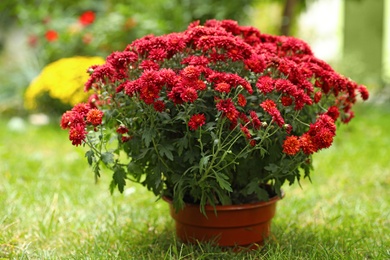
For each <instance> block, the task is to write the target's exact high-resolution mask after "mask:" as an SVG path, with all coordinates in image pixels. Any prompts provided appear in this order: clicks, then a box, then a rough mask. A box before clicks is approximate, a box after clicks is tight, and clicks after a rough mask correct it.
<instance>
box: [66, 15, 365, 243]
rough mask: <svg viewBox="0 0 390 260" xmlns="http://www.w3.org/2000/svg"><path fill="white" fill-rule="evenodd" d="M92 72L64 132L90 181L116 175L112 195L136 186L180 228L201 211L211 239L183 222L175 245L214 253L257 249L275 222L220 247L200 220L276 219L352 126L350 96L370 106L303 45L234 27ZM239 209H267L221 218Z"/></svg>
mask: <svg viewBox="0 0 390 260" xmlns="http://www.w3.org/2000/svg"><path fill="white" fill-rule="evenodd" d="M89 73H90V78H89V80H88V81H87V82H86V84H85V89H86V90H87V91H89V90H90V89H93V90H94V91H95V94H94V95H93V96H91V98H90V102H89V103H85V104H78V105H76V106H75V107H74V108H73V109H72V110H70V111H68V112H66V113H65V114H64V115H63V117H62V121H61V126H62V128H64V129H69V139H70V140H71V141H72V143H73V144H74V145H76V146H78V145H86V146H87V147H89V148H90V149H89V150H88V151H87V153H86V157H87V159H88V162H89V164H90V165H92V167H93V170H94V172H95V175H96V177H99V176H100V169H101V166H102V165H104V167H106V168H108V169H109V170H110V171H111V172H112V173H113V179H112V182H111V185H110V188H111V191H113V190H114V189H115V188H118V189H119V191H120V192H122V191H123V190H124V187H125V185H126V182H127V181H132V182H137V183H141V184H142V185H144V186H146V187H147V188H148V189H149V190H151V191H152V192H153V193H154V194H155V195H156V196H158V197H164V198H165V199H166V200H168V201H169V202H170V203H171V210H172V211H171V214H172V216H173V217H174V218H175V219H176V220H178V218H179V217H180V216H183V217H184V219H188V218H190V217H191V216H192V215H193V214H196V212H198V213H199V212H201V213H202V214H203V215H204V217H203V218H202V217H199V216H197V217H196V218H197V219H196V220H195V221H197V222H201V223H198V224H199V225H200V226H201V229H203V231H206V232H207V231H208V230H213V231H211V234H210V233H209V234H206V235H204V236H203V237H202V235H200V234H198V233H197V232H198V231H194V230H192V228H189V227H188V226H187V225H186V224H187V223H185V222H186V220H185V221H184V222H183V221H182V220H178V222H177V228H178V235H179V237H180V238H181V239H182V240H184V241H190V239H187V238H189V237H195V239H202V238H206V239H211V238H212V237H214V236H217V237H218V238H219V239H220V240H219V241H222V242H220V244H221V245H232V243H233V242H234V244H245V245H246V244H250V243H251V242H261V240H262V238H263V237H264V236H265V237H266V236H267V235H268V233H269V224H270V220H269V219H265V220H262V221H261V223H260V224H259V223H257V224H253V223H252V224H251V223H249V225H250V226H251V227H250V228H247V227H244V228H243V227H240V228H239V229H241V230H242V229H246V230H250V229H252V230H254V233H258V234H257V236H256V238H255V239H257V240H255V241H247V240H245V239H244V240H245V241H233V242H232V241H228V242H225V240H224V239H225V237H230V238H231V237H232V239H236V240H237V239H238V238H237V237H235V236H236V235H235V234H232V233H229V234H228V235H224V234H223V233H218V232H220V231H215V230H214V229H213V228H212V227H211V226H210V225H209V224H208V222H207V221H209V220H211V219H213V218H216V220H217V224H221V223H222V222H227V224H229V223H231V222H232V221H233V220H234V219H239V221H240V222H241V223H243V222H246V221H247V220H252V219H256V218H257V217H259V218H261V217H262V216H263V217H264V216H265V215H267V216H268V215H269V217H270V218H272V216H273V214H274V211H275V208H274V206H269V205H271V204H274V203H275V202H276V201H277V199H278V198H280V197H282V196H283V193H282V190H281V187H282V185H283V184H284V183H285V182H288V183H289V184H292V183H294V182H299V180H300V179H301V178H302V177H309V175H310V171H311V168H312V155H313V154H314V153H316V152H317V151H319V150H321V149H324V148H328V147H330V146H331V144H332V141H333V138H334V136H335V134H336V124H337V122H344V123H346V122H349V121H350V120H351V119H352V117H353V112H352V110H351V109H352V106H353V105H354V104H355V102H356V100H357V94H359V93H360V94H361V96H362V98H363V99H364V100H366V99H367V98H368V91H367V89H366V88H365V87H364V86H362V85H357V84H356V83H355V82H353V81H351V80H350V79H348V78H346V77H343V76H341V75H339V74H337V73H336V72H335V71H334V70H333V69H332V68H331V67H330V66H329V65H328V64H327V63H325V62H324V61H322V60H320V59H318V58H316V57H315V56H314V55H313V53H312V51H311V50H310V47H309V46H308V45H307V44H306V43H304V42H303V41H301V40H299V39H296V38H293V37H285V36H273V35H267V34H262V33H260V32H259V31H258V30H257V29H255V28H253V27H246V26H240V25H238V24H237V22H235V21H232V20H224V21H217V20H209V21H206V22H205V23H204V25H203V26H202V25H200V24H199V22H194V23H192V24H190V25H189V27H188V29H187V30H185V31H183V32H178V33H171V34H167V35H163V36H152V35H149V36H145V37H143V38H141V39H138V40H135V41H134V42H132V43H131V44H129V45H128V46H127V47H126V48H125V50H124V51H122V52H114V53H112V54H111V55H109V56H108V57H107V59H106V63H105V64H104V65H100V66H92V67H91V68H90V69H89ZM259 202H262V203H259ZM244 204H249V207H250V208H255V207H257V206H256V205H258V204H265V205H267V207H271V209H270V210H271V212H269V213H253V212H251V213H249V216H245V217H242V216H237V215H234V216H228V217H227V219H225V220H222V218H223V215H225V213H223V212H230V211H232V209H233V208H242V206H243V205H244ZM194 205H195V206H194ZM186 209H192V211H191V212H190V213H185V211H184V210H186ZM194 209H195V210H194ZM210 210H211V213H210V212H209V211H210ZM183 212H184V213H183ZM244 219H245V220H244ZM198 224H196V225H198ZM190 226H191V225H190ZM260 226H266V227H264V228H265V231H259V230H260V228H263V227H260ZM191 227H193V226H191ZM220 228H221V227H217V230H220ZM258 228H259V229H258ZM244 236H247V237H248V236H251V235H248V234H244ZM238 240H239V239H238Z"/></svg>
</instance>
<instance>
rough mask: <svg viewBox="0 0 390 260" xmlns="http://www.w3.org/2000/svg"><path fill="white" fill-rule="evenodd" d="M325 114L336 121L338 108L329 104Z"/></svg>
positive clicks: (338, 113)
mask: <svg viewBox="0 0 390 260" xmlns="http://www.w3.org/2000/svg"><path fill="white" fill-rule="evenodd" d="M325 114H326V115H328V116H330V117H331V118H332V119H333V121H336V120H337V119H338V118H339V116H340V112H339V109H338V107H336V106H331V107H330V108H329V109H328V111H327V112H326V113H325Z"/></svg>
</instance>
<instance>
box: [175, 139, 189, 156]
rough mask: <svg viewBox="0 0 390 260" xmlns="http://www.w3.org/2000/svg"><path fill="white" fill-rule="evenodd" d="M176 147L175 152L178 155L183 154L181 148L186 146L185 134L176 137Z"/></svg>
mask: <svg viewBox="0 0 390 260" xmlns="http://www.w3.org/2000/svg"><path fill="white" fill-rule="evenodd" d="M176 147H177V149H178V151H177V153H178V154H179V156H181V155H182V154H183V150H185V149H187V148H188V139H187V136H184V137H182V138H180V139H178V140H177V142H176Z"/></svg>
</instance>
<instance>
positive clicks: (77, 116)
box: [60, 110, 85, 129]
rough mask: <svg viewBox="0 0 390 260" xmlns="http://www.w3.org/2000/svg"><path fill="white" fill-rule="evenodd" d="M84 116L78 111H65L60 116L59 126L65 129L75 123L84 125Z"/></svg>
mask: <svg viewBox="0 0 390 260" xmlns="http://www.w3.org/2000/svg"><path fill="white" fill-rule="evenodd" d="M84 124H85V122H84V116H83V115H82V114H81V113H78V112H77V111H74V110H71V111H66V112H65V113H64V114H63V115H62V118H61V123H60V125H61V128H62V129H67V128H71V127H73V126H75V125H84Z"/></svg>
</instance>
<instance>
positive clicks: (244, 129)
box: [240, 125, 252, 140]
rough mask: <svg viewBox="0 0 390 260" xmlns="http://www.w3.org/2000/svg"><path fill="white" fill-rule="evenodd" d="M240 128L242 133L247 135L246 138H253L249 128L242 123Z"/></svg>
mask: <svg viewBox="0 0 390 260" xmlns="http://www.w3.org/2000/svg"><path fill="white" fill-rule="evenodd" d="M240 129H241V131H242V133H243V134H244V135H245V137H246V139H248V140H249V139H251V138H252V136H251V133H250V132H249V129H248V128H247V127H246V126H243V125H240Z"/></svg>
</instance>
